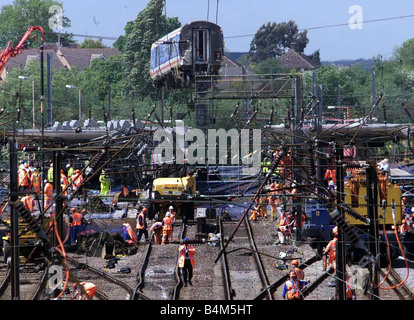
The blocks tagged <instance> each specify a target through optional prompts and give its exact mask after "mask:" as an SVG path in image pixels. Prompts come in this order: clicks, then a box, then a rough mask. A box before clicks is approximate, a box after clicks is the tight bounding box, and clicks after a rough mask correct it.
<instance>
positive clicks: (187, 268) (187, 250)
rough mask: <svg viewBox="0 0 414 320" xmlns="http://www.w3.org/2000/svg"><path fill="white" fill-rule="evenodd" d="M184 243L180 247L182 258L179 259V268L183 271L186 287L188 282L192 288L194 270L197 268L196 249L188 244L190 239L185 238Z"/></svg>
mask: <svg viewBox="0 0 414 320" xmlns="http://www.w3.org/2000/svg"><path fill="white" fill-rule="evenodd" d="M183 242H184V243H183V244H182V245H180V246H179V248H178V252H179V253H180V257H179V258H178V267H179V268H180V269H181V274H182V276H183V281H184V287H186V286H187V282H188V283H189V284H190V286H192V285H193V284H192V282H191V279H192V278H193V269H194V268H195V261H194V255H195V253H196V249H195V248H194V247H193V246H192V245H190V244H189V243H188V238H184V241H183Z"/></svg>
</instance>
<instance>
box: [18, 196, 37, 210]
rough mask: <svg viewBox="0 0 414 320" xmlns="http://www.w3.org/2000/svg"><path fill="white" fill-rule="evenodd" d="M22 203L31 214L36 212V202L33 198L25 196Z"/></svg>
mask: <svg viewBox="0 0 414 320" xmlns="http://www.w3.org/2000/svg"><path fill="white" fill-rule="evenodd" d="M20 201H21V202H22V203H23V205H24V206H25V208H26V209H27V210H29V211H30V212H31V213H33V212H34V207H35V201H34V199H33V198H32V197H31V196H24V197H23V198H22V199H21V200H20Z"/></svg>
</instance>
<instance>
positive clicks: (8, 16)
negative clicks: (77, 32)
mask: <svg viewBox="0 0 414 320" xmlns="http://www.w3.org/2000/svg"><path fill="white" fill-rule="evenodd" d="M53 5H58V6H60V7H61V8H63V5H62V3H60V2H58V1H53V0H15V1H14V2H13V3H12V4H9V5H3V6H2V7H1V11H0V48H5V47H6V45H7V43H8V42H9V41H11V42H12V44H13V46H16V44H17V43H18V42H19V41H20V39H21V38H22V36H23V35H24V34H25V32H26V30H27V29H28V28H29V27H32V26H41V27H42V28H43V29H44V31H45V42H49V43H54V42H57V39H58V35H57V34H56V33H54V32H53V30H52V29H51V28H50V26H49V19H51V18H52V17H53V15H54V14H53V13H49V8H50V7H51V6H53ZM62 26H63V28H64V29H66V28H68V27H70V20H69V18H67V17H65V16H63V20H62ZM65 38H66V40H65V41H66V42H73V39H72V38H71V36H69V35H66V36H65ZM39 44H40V36H39V37H37V39H36V41H35V42H34V43H33V44H31V46H32V47H36V46H39Z"/></svg>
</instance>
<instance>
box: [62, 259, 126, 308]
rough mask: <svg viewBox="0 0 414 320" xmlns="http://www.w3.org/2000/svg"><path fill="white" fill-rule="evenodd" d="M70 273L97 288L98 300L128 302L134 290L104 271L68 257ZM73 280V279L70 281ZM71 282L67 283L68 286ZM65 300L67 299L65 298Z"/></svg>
mask: <svg viewBox="0 0 414 320" xmlns="http://www.w3.org/2000/svg"><path fill="white" fill-rule="evenodd" d="M68 262H69V264H70V272H71V273H72V274H73V276H74V277H76V278H77V279H79V281H80V282H82V281H90V282H92V283H94V284H95V285H96V286H97V288H98V289H97V292H96V295H95V297H96V298H97V299H98V300H130V299H131V297H132V295H133V293H134V288H132V287H131V286H130V285H128V284H127V283H125V282H124V281H121V280H119V279H118V278H115V277H113V276H111V275H109V274H108V273H107V272H105V271H101V270H98V269H97V268H95V267H92V266H90V265H88V264H85V263H82V262H80V261H78V260H76V259H74V258H71V257H68ZM72 280H73V279H72ZM72 285H73V281H70V282H69V286H72ZM66 298H67V297H66Z"/></svg>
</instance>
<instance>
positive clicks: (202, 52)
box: [193, 29, 210, 74]
mask: <svg viewBox="0 0 414 320" xmlns="http://www.w3.org/2000/svg"><path fill="white" fill-rule="evenodd" d="M209 62H210V32H209V30H207V29H194V31H193V68H194V73H195V74H205V73H207V72H208V70H209Z"/></svg>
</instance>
